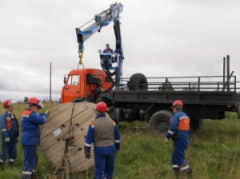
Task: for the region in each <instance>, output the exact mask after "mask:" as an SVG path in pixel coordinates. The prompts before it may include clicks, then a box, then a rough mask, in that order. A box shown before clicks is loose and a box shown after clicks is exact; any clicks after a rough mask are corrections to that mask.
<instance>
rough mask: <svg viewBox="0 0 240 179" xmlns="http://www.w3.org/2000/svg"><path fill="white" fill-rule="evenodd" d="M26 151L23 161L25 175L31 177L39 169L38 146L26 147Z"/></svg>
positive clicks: (24, 147)
mask: <svg viewBox="0 0 240 179" xmlns="http://www.w3.org/2000/svg"><path fill="white" fill-rule="evenodd" d="M23 149H24V161H23V172H22V173H23V174H27V175H31V174H32V172H33V170H35V169H36V167H37V162H38V156H37V146H36V145H25V146H23Z"/></svg>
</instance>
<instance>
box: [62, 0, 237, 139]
mask: <svg viewBox="0 0 240 179" xmlns="http://www.w3.org/2000/svg"><path fill="white" fill-rule="evenodd" d="M122 11H123V5H122V4H121V3H115V4H111V5H110V8H108V9H106V10H104V11H102V12H101V13H100V14H97V15H95V17H94V19H93V20H92V21H91V23H90V24H89V23H88V24H87V25H86V24H84V26H85V27H86V26H87V27H86V28H85V29H84V30H82V27H80V28H76V35H77V41H78V51H79V58H80V64H81V63H82V54H83V52H84V42H85V41H86V40H87V39H88V38H89V37H91V36H92V35H93V34H95V33H96V32H100V30H101V29H102V28H103V27H105V26H108V25H109V24H110V23H111V22H113V28H114V33H115V38H116V48H115V50H114V53H113V54H111V53H102V52H99V53H100V65H101V67H102V69H91V68H90V69H76V70H72V71H70V72H69V74H68V76H67V77H65V78H64V86H63V87H62V91H61V103H68V102H81V101H89V102H94V103H96V102H99V101H104V102H106V103H107V105H108V107H109V109H111V110H110V111H109V115H110V116H111V117H112V118H113V119H114V120H116V121H118V122H120V121H128V122H132V121H135V120H139V121H146V122H148V123H149V125H150V130H151V132H152V133H153V134H157V135H159V134H162V133H164V132H165V131H166V130H167V129H168V126H169V123H170V118H171V115H172V113H171V110H170V106H171V104H172V102H173V101H174V100H178V99H179V100H182V101H183V103H184V110H185V111H186V113H187V114H188V115H189V117H190V118H191V126H192V128H193V129H199V128H201V127H202V126H203V119H206V118H207V119H217V120H219V119H224V118H225V111H232V112H237V113H238V116H239V114H240V94H239V93H238V92H237V90H238V89H239V88H238V86H237V84H238V82H237V77H236V76H233V72H232V73H231V74H230V57H229V56H227V58H225V57H224V63H223V66H224V72H223V75H222V76H221V75H220V76H219V75H218V76H189V77H154V78H146V76H145V75H144V74H142V73H135V74H133V75H132V76H131V77H130V78H122V66H123V60H124V55H123V48H122V38H121V31H120V13H121V12H122ZM226 62H227V63H226ZM225 64H226V65H225ZM225 67H227V69H226V70H225ZM225 71H226V72H225ZM114 77H115V78H114Z"/></svg>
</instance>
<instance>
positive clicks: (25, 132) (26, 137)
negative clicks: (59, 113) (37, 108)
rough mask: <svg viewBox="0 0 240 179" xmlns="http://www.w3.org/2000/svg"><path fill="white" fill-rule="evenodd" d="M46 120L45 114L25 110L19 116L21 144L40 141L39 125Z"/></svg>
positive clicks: (33, 143)
mask: <svg viewBox="0 0 240 179" xmlns="http://www.w3.org/2000/svg"><path fill="white" fill-rule="evenodd" d="M45 122H46V114H38V113H35V112H33V111H30V110H28V109H27V110H25V111H24V112H23V113H22V118H21V129H22V134H21V143H22V145H23V146H24V145H38V144H39V143H40V125H41V124H44V123H45Z"/></svg>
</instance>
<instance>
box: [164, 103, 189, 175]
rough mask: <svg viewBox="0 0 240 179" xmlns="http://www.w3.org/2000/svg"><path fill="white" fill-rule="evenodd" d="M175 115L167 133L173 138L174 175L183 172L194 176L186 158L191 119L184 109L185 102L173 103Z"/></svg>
mask: <svg viewBox="0 0 240 179" xmlns="http://www.w3.org/2000/svg"><path fill="white" fill-rule="evenodd" d="M171 108H172V111H173V113H174V114H173V116H172V119H171V124H170V127H169V130H168V132H167V134H166V142H168V139H170V138H171V139H172V140H173V154H172V168H173V171H174V175H175V176H176V177H179V176H180V175H181V174H187V175H188V176H190V177H191V176H192V169H191V168H190V166H189V165H188V163H187V161H186V160H185V150H186V149H187V148H188V143H189V134H190V119H189V117H188V116H187V114H186V113H184V112H183V111H182V110H183V102H182V101H181V100H176V101H174V102H173V104H172V107H171Z"/></svg>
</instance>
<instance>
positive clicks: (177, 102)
mask: <svg viewBox="0 0 240 179" xmlns="http://www.w3.org/2000/svg"><path fill="white" fill-rule="evenodd" d="M175 106H182V107H183V102H182V101H181V100H176V101H174V102H173V103H172V106H171V108H173V107H175Z"/></svg>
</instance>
